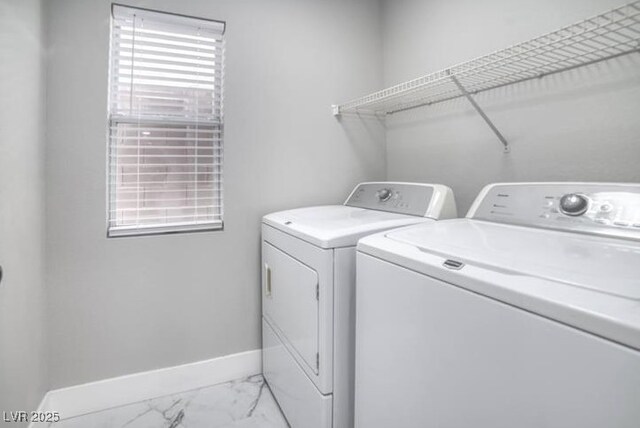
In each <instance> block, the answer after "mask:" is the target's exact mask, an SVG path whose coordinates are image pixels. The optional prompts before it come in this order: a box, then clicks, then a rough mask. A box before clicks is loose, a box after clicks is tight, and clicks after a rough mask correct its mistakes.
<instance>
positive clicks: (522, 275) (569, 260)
mask: <svg viewBox="0 0 640 428" xmlns="http://www.w3.org/2000/svg"><path fill="white" fill-rule="evenodd" d="M358 250H359V251H361V252H364V253H368V254H371V255H374V256H376V257H378V258H382V259H384V260H388V261H390V262H392V263H395V264H398V265H401V266H405V267H407V268H410V269H412V270H415V271H418V272H421V273H424V274H427V275H429V276H432V277H435V278H438V279H441V280H443V281H446V282H449V283H451V284H454V285H456V286H460V287H462V288H466V289H468V290H470V291H473V292H477V293H480V294H484V295H486V296H488V297H492V298H495V299H497V300H501V301H503V302H505V303H508V304H511V305H514V306H519V307H522V308H524V309H527V310H530V311H532V312H536V313H539V314H541V315H545V316H547V317H550V318H554V319H557V320H559V321H562V322H564V323H567V324H571V325H574V326H576V327H578V328H581V329H584V330H588V331H591V332H593V333H596V334H599V335H602V336H604V337H608V338H610V339H612V340H616V341H619V342H622V343H625V344H628V345H630V346H633V347H636V348H638V349H640V242H638V241H631V240H623V239H615V238H606V237H598V236H592V235H582V234H575V233H569V232H558V231H551V230H542V229H535V228H528V227H521V226H513V225H506V224H497V223H490V222H485V221H481V220H470V219H458V220H449V221H441V222H433V223H429V224H425V225H416V226H411V227H407V228H403V229H400V230H395V231H392V232H388V233H385V234H376V235H373V236H371V237H367V238H364V239H363V240H361V241H360V243H359V244H358ZM364 286H366V284H365V285H364ZM399 292H401V291H399Z"/></svg>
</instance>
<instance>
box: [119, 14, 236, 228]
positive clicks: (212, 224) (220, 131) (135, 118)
mask: <svg viewBox="0 0 640 428" xmlns="http://www.w3.org/2000/svg"><path fill="white" fill-rule="evenodd" d="M116 7H121V8H125V9H129V10H135V11H141V12H142V13H151V14H158V15H166V16H167V17H170V18H171V17H174V18H178V19H181V18H184V19H193V20H194V21H205V22H210V23H215V24H220V25H222V27H223V28H222V31H221V33H220V37H221V40H222V48H221V59H220V62H219V71H220V75H219V76H218V77H217V79H219V82H220V83H219V89H218V90H217V91H215V90H214V91H213V92H212V95H213V96H214V98H215V97H219V101H217V102H213V103H212V104H211V105H212V111H216V110H217V109H219V120H218V121H209V122H202V121H199V120H198V119H195V120H193V119H191V120H180V119H178V118H176V119H173V118H167V117H164V118H162V120H158V119H157V118H151V117H146V118H141V117H140V113H138V114H137V115H135V114H134V113H133V112H130V114H129V115H123V114H116V113H114V112H112V91H113V90H117V89H115V87H116V85H114V84H113V82H112V78H113V76H112V73H113V71H114V66H113V61H114V59H113V53H114V34H113V33H114V30H115V28H116V24H115V20H116V18H115V15H114V9H115V8H116ZM134 31H135V30H134ZM225 31H226V22H225V21H221V20H215V19H208V18H202V17H196V16H190V15H183V14H178V13H172V12H166V11H161V10H155V9H146V8H140V7H134V6H129V5H124V4H119V3H112V4H111V19H110V25H109V32H110V34H109V36H110V37H109V70H108V80H107V85H108V96H107V120H106V122H107V132H106V134H107V135H106V139H107V144H106V164H107V165H106V179H107V182H106V184H107V186H106V187H107V192H106V232H107V233H106V235H107V238H117V237H133V236H148V235H165V234H177V233H194V232H219V231H223V230H224V180H223V176H224V122H225V121H224V66H225V56H226V55H225V47H224V33H225ZM185 34H186V33H185ZM134 49H135V48H134ZM211 71H212V72H213V73H214V74H215V73H216V72H217V71H218V68H217V66H215V65H214V66H213V68H212V69H211ZM183 89H184V88H183ZM120 124H125V125H126V124H134V125H137V126H138V127H139V126H140V125H145V124H148V125H149V126H150V127H153V126H158V127H159V128H158V129H162V128H161V127H163V126H169V127H171V126H175V127H176V128H180V127H184V132H185V133H189V132H195V133H198V132H199V129H198V127H199V126H200V127H203V128H204V127H207V128H211V132H212V135H213V134H217V135H218V136H219V137H218V139H219V141H218V143H217V145H212V146H211V149H212V150H213V151H214V153H215V151H216V150H217V151H219V155H218V159H219V164H215V163H214V161H213V160H212V161H211V162H212V164H211V165H207V166H213V167H217V168H218V171H217V172H215V173H214V172H212V175H218V178H217V179H215V180H213V179H212V185H213V187H214V190H213V193H214V194H215V195H216V196H213V197H212V199H217V200H218V201H219V206H218V207H217V208H218V209H219V211H218V212H217V213H216V214H214V216H217V217H219V219H216V220H210V221H206V222H202V223H198V222H197V221H196V220H193V221H184V222H174V223H166V222H165V223H156V224H140V223H136V224H133V225H130V226H129V225H120V226H114V225H113V215H114V214H113V212H114V211H116V215H117V208H115V203H116V202H115V201H116V200H117V196H114V193H113V192H116V190H114V189H113V188H114V186H116V180H115V179H112V177H113V174H114V172H117V168H118V165H119V164H118V161H117V160H113V157H114V155H113V150H114V149H116V148H117V146H118V144H117V143H114V142H113V139H114V137H113V132H114V131H113V130H114V129H116V127H117V126H118V125H120ZM193 128H195V131H194V129H193ZM207 132H208V131H207ZM197 140H198V138H197V137H195V138H194V141H197ZM185 148H187V146H185ZM198 149H199V148H198V146H197V145H196V146H195V151H198ZM116 156H117V155H116ZM195 156H196V162H197V156H198V155H197V154H196V155H195ZM138 157H140V155H138ZM213 158H214V159H215V158H216V156H213ZM167 165H171V164H167ZM194 165H198V164H194ZM196 171H197V166H196ZM138 174H140V173H139V172H138ZM184 174H185V175H186V174H189V173H188V172H185V173H184ZM196 174H198V173H196ZM138 180H139V178H138ZM195 181H196V183H198V182H199V180H198V179H196V180H195ZM139 187H140V186H139V185H138V188H139ZM137 191H138V192H140V190H139V189H138V190H137ZM195 199H196V200H197V199H198V195H197V193H196V196H195ZM172 208H173V207H172ZM176 208H179V207H176ZM158 209H162V207H158ZM165 209H166V207H165ZM194 216H198V214H197V211H196V212H194ZM181 217H187V215H185V216H181Z"/></svg>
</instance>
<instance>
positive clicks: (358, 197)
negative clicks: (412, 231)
mask: <svg viewBox="0 0 640 428" xmlns="http://www.w3.org/2000/svg"><path fill="white" fill-rule="evenodd" d="M433 195H434V188H433V187H432V186H429V185H426V184H412V183H390V182H380V183H361V184H359V185H358V186H357V187H356V188H355V189H354V191H353V192H352V193H351V195H350V196H349V198H348V199H347V201H346V202H345V203H344V204H345V205H348V206H351V207H357V208H366V209H370V210H378V211H388V212H393V213H398V214H408V215H415V216H424V215H426V213H427V210H428V208H429V204H430V203H431V199H432V198H433Z"/></svg>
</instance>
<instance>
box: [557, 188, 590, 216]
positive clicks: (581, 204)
mask: <svg viewBox="0 0 640 428" xmlns="http://www.w3.org/2000/svg"><path fill="white" fill-rule="evenodd" d="M588 208H589V198H587V197H586V196H585V195H581V194H579V193H568V194H566V195H564V196H563V197H562V198H560V211H561V212H562V213H563V214H566V215H570V216H579V215H582V214H584V213H585V212H586V211H587V209H588Z"/></svg>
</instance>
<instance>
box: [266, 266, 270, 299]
mask: <svg viewBox="0 0 640 428" xmlns="http://www.w3.org/2000/svg"><path fill="white" fill-rule="evenodd" d="M264 288H265V291H264V294H265V296H267V297H271V268H270V267H269V265H268V264H266V263H265V264H264Z"/></svg>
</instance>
